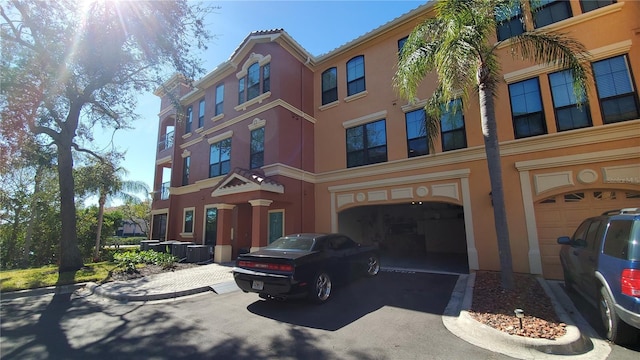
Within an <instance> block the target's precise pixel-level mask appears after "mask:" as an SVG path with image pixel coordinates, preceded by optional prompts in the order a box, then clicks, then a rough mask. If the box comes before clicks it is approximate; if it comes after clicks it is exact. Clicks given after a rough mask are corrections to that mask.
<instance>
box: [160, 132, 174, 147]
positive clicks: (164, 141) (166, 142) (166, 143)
mask: <svg viewBox="0 0 640 360" xmlns="http://www.w3.org/2000/svg"><path fill="white" fill-rule="evenodd" d="M174 135H175V132H174V131H171V132H168V133H166V134H165V135H162V136H161V137H160V141H158V152H160V151H163V150H167V149H170V148H172V147H173V137H174Z"/></svg>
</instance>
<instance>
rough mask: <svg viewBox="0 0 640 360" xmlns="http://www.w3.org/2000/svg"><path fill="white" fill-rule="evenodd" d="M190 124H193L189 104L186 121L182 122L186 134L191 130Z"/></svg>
mask: <svg viewBox="0 0 640 360" xmlns="http://www.w3.org/2000/svg"><path fill="white" fill-rule="evenodd" d="M191 124H193V108H192V107H191V106H189V107H188V108H187V121H186V123H185V124H184V133H185V134H188V133H190V132H191Z"/></svg>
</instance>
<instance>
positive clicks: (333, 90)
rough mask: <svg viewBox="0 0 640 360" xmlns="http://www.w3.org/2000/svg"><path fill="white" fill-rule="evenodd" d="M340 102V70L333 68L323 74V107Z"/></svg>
mask: <svg viewBox="0 0 640 360" xmlns="http://www.w3.org/2000/svg"><path fill="white" fill-rule="evenodd" d="M336 100H338V69H336V68H335V67H332V68H331V69H327V70H325V71H324V72H323V73H322V105H326V104H329V103H332V102H334V101H336Z"/></svg>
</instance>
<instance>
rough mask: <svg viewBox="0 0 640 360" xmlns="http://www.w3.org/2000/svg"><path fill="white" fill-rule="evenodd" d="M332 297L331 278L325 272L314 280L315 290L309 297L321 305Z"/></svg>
mask: <svg viewBox="0 0 640 360" xmlns="http://www.w3.org/2000/svg"><path fill="white" fill-rule="evenodd" d="M330 296H331V277H330V276H329V274H327V273H325V272H321V273H318V274H317V275H316V276H315V278H314V280H313V289H312V290H311V292H310V293H309V297H310V298H311V300H312V301H313V302H315V303H318V304H321V303H324V302H326V301H327V300H329V297H330Z"/></svg>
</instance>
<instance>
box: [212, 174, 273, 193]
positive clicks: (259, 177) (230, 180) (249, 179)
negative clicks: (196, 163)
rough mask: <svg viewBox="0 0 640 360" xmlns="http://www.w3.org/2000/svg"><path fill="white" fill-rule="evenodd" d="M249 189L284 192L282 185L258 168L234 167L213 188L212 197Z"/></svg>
mask: <svg viewBox="0 0 640 360" xmlns="http://www.w3.org/2000/svg"><path fill="white" fill-rule="evenodd" d="M251 191H268V192H272V193H276V194H283V193H284V186H283V185H282V184H280V183H278V182H277V181H275V180H272V179H270V178H267V177H266V176H265V175H264V173H263V172H261V171H258V170H245V169H240V168H235V169H233V171H231V172H230V173H229V174H228V175H227V176H226V177H225V178H224V179H222V181H220V183H219V184H218V186H217V187H216V188H215V189H214V190H213V192H212V193H211V196H212V197H215V196H223V195H232V194H240V193H246V192H251Z"/></svg>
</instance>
